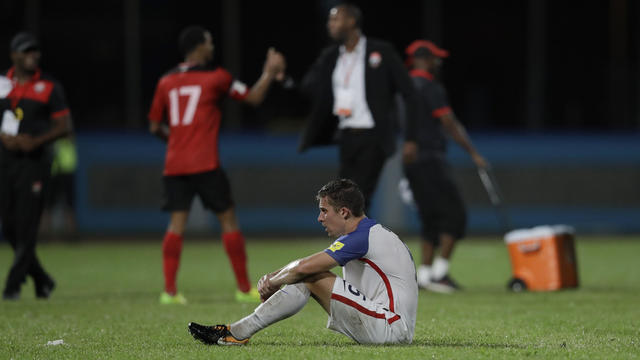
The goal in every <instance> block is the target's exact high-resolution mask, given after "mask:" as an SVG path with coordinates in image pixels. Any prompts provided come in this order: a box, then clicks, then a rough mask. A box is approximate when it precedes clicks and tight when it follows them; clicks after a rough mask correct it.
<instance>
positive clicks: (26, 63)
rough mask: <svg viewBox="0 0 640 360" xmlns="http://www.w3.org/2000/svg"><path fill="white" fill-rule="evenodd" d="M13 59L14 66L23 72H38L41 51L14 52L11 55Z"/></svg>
mask: <svg viewBox="0 0 640 360" xmlns="http://www.w3.org/2000/svg"><path fill="white" fill-rule="evenodd" d="M11 59H12V60H13V64H14V65H15V66H16V67H18V68H20V69H22V70H26V71H36V69H37V68H38V64H39V63H40V51H38V50H29V51H25V52H13V53H11Z"/></svg>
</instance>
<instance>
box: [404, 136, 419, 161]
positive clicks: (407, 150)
mask: <svg viewBox="0 0 640 360" xmlns="http://www.w3.org/2000/svg"><path fill="white" fill-rule="evenodd" d="M416 160H418V144H417V143H416V142H415V141H405V143H404V145H403V147H402V161H403V162H404V163H405V164H410V163H413V162H416Z"/></svg>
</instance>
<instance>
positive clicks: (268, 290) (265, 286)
mask: <svg viewBox="0 0 640 360" xmlns="http://www.w3.org/2000/svg"><path fill="white" fill-rule="evenodd" d="M270 275H271V274H266V275H264V276H263V277H261V278H260V280H258V293H259V294H260V300H261V301H262V302H265V301H267V299H269V298H270V297H271V295H273V294H275V293H276V291H278V290H280V288H279V287H274V286H273V285H272V284H271V281H269V278H270Z"/></svg>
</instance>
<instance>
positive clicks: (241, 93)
mask: <svg viewBox="0 0 640 360" xmlns="http://www.w3.org/2000/svg"><path fill="white" fill-rule="evenodd" d="M250 90H251V89H249V87H248V86H247V85H246V84H245V83H243V82H241V81H238V80H233V81H231V85H230V88H229V96H230V97H231V98H232V99H233V100H237V101H242V100H244V99H246V98H247V96H249V91H250Z"/></svg>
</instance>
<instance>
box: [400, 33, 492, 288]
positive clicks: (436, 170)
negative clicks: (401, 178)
mask: <svg viewBox="0 0 640 360" xmlns="http://www.w3.org/2000/svg"><path fill="white" fill-rule="evenodd" d="M406 52H407V55H408V61H407V63H408V64H409V65H410V67H411V68H412V69H411V71H410V73H409V74H410V75H411V78H412V79H413V82H414V85H415V86H416V89H417V90H418V94H419V97H420V106H419V107H418V116H419V119H420V121H419V123H418V133H417V138H418V149H419V151H418V156H417V160H416V161H405V164H404V171H405V174H406V176H407V179H408V180H409V185H410V187H411V190H412V192H413V197H414V200H415V203H416V205H417V207H418V212H419V214H420V221H421V225H422V264H421V265H420V266H419V267H418V273H417V275H418V286H420V287H421V288H424V289H428V290H432V291H436V292H443V293H448V292H452V291H455V290H456V289H458V288H459V287H458V285H457V284H456V283H455V282H454V281H453V280H452V279H451V277H450V276H449V274H448V273H449V259H450V258H451V254H452V252H453V248H454V245H455V242H456V241H457V240H459V239H461V238H462V237H464V234H465V227H466V210H465V206H464V203H463V201H462V197H461V196H460V193H459V191H458V189H457V187H456V185H455V182H454V181H453V178H452V176H451V170H450V168H449V165H448V164H447V161H446V150H447V148H446V142H447V140H446V138H445V133H446V134H447V135H449V136H451V138H453V140H454V141H455V142H456V143H457V144H458V145H460V146H461V147H462V148H463V149H465V150H466V151H467V152H468V153H469V155H471V158H472V159H473V162H474V163H475V165H476V166H478V167H486V166H487V165H488V164H487V162H486V160H485V159H484V158H483V157H482V156H481V155H480V154H479V153H478V151H476V149H475V147H474V146H473V144H472V143H471V140H470V139H469V137H468V136H467V132H466V131H465V129H464V126H463V125H462V124H461V123H460V122H459V121H458V119H457V118H456V116H455V114H454V113H453V111H452V110H451V107H449V103H448V101H447V96H446V92H445V90H444V87H442V85H441V84H440V83H439V82H437V81H436V80H435V79H434V75H435V74H436V73H437V72H438V69H439V67H440V65H441V64H442V59H443V58H445V57H447V56H448V55H449V53H448V52H447V51H446V50H443V49H440V48H438V47H437V46H436V45H435V44H434V43H432V42H431V41H427V40H416V41H414V42H413V43H412V44H411V45H409V47H408V48H407V50H406ZM438 246H440V255H439V256H438V257H435V259H434V254H435V249H436V248H437V247H438Z"/></svg>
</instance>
